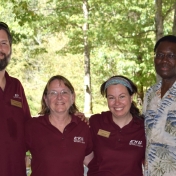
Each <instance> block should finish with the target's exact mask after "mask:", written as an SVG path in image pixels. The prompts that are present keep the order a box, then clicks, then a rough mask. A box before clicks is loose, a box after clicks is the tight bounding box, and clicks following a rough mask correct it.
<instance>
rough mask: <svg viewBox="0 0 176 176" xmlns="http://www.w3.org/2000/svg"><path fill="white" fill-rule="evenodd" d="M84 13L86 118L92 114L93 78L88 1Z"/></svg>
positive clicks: (85, 0)
mask: <svg viewBox="0 0 176 176" xmlns="http://www.w3.org/2000/svg"><path fill="white" fill-rule="evenodd" d="M83 13H84V19H85V21H86V22H85V23H84V25H83V35H84V64H85V77H84V90H85V99H84V113H85V115H86V116H88V115H90V114H92V95H91V77H90V47H89V42H88V35H87V32H88V30H89V25H88V17H89V5H88V0H84V1H83Z"/></svg>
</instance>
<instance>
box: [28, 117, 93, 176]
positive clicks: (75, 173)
mask: <svg viewBox="0 0 176 176" xmlns="http://www.w3.org/2000/svg"><path fill="white" fill-rule="evenodd" d="M26 145H27V148H28V149H29V150H30V152H31V154H32V161H31V168H32V174H31V176H83V172H84V168H83V160H84V158H85V156H87V155H88V154H90V153H91V152H92V146H93V144H92V139H91V133H90V129H89V127H88V125H87V124H86V123H85V122H82V121H81V119H80V118H78V117H76V116H72V120H71V122H70V123H69V124H68V125H67V126H66V127H65V129H64V132H63V133H61V132H60V131H59V130H58V129H57V128H56V127H54V126H53V125H51V123H50V122H49V119H48V115H45V116H39V117H37V118H32V119H31V120H30V121H29V122H28V123H27V124H26Z"/></svg>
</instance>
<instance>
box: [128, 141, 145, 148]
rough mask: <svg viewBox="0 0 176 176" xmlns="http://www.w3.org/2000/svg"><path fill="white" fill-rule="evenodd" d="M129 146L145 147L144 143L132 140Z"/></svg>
mask: <svg viewBox="0 0 176 176" xmlns="http://www.w3.org/2000/svg"><path fill="white" fill-rule="evenodd" d="M129 145H134V146H137V147H143V145H142V141H138V140H131V141H130V142H129Z"/></svg>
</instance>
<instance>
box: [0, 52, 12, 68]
mask: <svg viewBox="0 0 176 176" xmlns="http://www.w3.org/2000/svg"><path fill="white" fill-rule="evenodd" d="M1 54H3V55H4V59H0V71H2V70H4V69H5V68H6V67H7V65H8V64H9V60H10V56H11V53H10V54H8V55H5V54H4V53H1Z"/></svg>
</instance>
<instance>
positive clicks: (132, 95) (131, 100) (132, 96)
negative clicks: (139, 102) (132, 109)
mask: <svg viewBox="0 0 176 176" xmlns="http://www.w3.org/2000/svg"><path fill="white" fill-rule="evenodd" d="M133 97H134V96H133V95H131V103H132V101H133Z"/></svg>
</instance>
